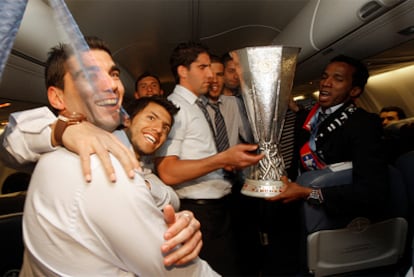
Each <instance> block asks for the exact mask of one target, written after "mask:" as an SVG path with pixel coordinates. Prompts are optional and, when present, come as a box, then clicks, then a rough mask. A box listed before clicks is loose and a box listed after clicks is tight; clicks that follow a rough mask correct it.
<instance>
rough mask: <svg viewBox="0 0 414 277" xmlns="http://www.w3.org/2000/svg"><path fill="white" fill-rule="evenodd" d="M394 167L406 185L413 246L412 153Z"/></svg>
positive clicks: (413, 153) (405, 155)
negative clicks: (399, 172)
mask: <svg viewBox="0 0 414 277" xmlns="http://www.w3.org/2000/svg"><path fill="white" fill-rule="evenodd" d="M395 166H396V167H397V168H398V169H399V170H400V171H401V174H402V176H403V178H404V181H405V183H406V184H407V195H408V209H409V217H408V222H409V227H410V229H409V230H410V233H409V238H410V239H409V240H410V242H411V241H412V245H414V240H413V237H414V170H413V166H414V151H410V152H407V153H405V154H402V155H401V156H400V157H399V158H398V159H397V160H396V162H395ZM411 254H412V259H413V260H412V264H413V265H414V250H412V253H411Z"/></svg>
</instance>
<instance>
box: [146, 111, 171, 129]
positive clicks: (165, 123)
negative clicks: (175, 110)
mask: <svg viewBox="0 0 414 277" xmlns="http://www.w3.org/2000/svg"><path fill="white" fill-rule="evenodd" d="M150 113H151V114H152V115H153V116H154V117H155V118H157V119H160V120H161V118H160V117H159V115H158V114H157V113H155V112H153V111H150ZM161 121H162V123H163V124H164V125H166V126H168V127H171V123H168V122H166V121H163V120H161Z"/></svg>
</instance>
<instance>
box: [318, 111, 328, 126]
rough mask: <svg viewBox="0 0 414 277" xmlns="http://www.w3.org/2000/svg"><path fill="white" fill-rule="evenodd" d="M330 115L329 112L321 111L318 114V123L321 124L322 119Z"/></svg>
mask: <svg viewBox="0 0 414 277" xmlns="http://www.w3.org/2000/svg"><path fill="white" fill-rule="evenodd" d="M327 117H328V114H327V113H324V112H319V114H318V121H317V122H318V124H320V123H321V122H322V121H324V120H325V119H326V118H327Z"/></svg>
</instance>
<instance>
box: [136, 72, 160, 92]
mask: <svg viewBox="0 0 414 277" xmlns="http://www.w3.org/2000/svg"><path fill="white" fill-rule="evenodd" d="M146 77H153V78H154V79H156V80H157V82H158V85H159V86H160V87H161V81H160V78H158V76H157V75H155V74H152V73H151V72H149V71H145V72H144V73H142V74H141V75H139V76H138V78H137V79H136V80H135V90H138V83H139V81H141V80H142V79H144V78H146Z"/></svg>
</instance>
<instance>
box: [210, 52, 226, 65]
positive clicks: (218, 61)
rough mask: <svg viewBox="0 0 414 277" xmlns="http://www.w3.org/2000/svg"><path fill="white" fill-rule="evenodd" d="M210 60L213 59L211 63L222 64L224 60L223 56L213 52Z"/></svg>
mask: <svg viewBox="0 0 414 277" xmlns="http://www.w3.org/2000/svg"><path fill="white" fill-rule="evenodd" d="M210 61H211V63H221V64H223V62H222V61H221V58H220V57H219V56H217V55H214V54H211V53H210ZM223 65H224V64H223Z"/></svg>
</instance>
